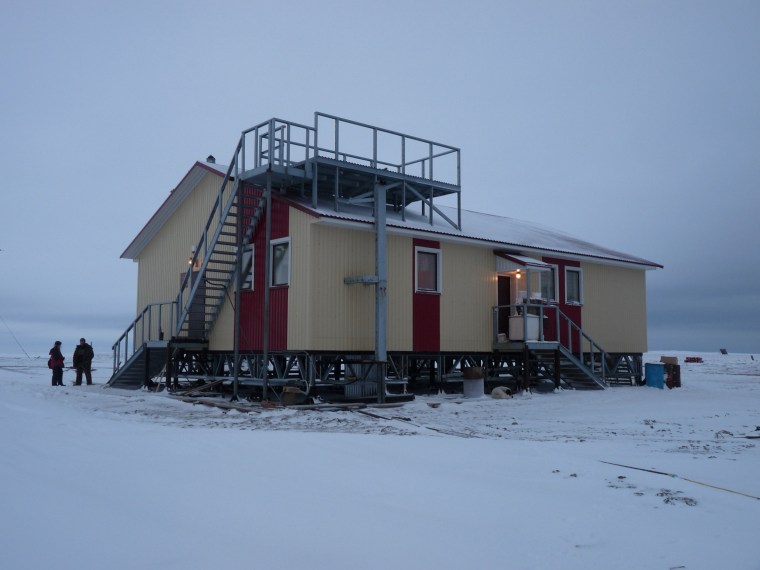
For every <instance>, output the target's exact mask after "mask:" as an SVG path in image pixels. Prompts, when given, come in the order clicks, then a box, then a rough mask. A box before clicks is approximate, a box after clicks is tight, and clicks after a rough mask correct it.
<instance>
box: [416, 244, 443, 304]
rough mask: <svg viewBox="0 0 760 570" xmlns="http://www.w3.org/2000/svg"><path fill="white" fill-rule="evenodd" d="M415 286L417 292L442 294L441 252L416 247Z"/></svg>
mask: <svg viewBox="0 0 760 570" xmlns="http://www.w3.org/2000/svg"><path fill="white" fill-rule="evenodd" d="M414 253H415V267H416V271H415V286H414V290H415V291H416V292H422V293H440V292H441V250H439V249H431V248H428V247H415V248H414Z"/></svg>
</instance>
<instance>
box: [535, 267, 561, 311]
mask: <svg viewBox="0 0 760 570" xmlns="http://www.w3.org/2000/svg"><path fill="white" fill-rule="evenodd" d="M549 265H551V271H541V272H539V280H538V291H539V293H541V297H542V298H543V295H544V291H543V281H544V275H546V274H547V273H549V274H550V275H552V276H553V277H554V297H553V298H551V299H544V301H547V302H549V303H559V265H557V264H555V263H550V264H549Z"/></svg>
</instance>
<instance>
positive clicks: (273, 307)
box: [240, 199, 292, 350]
mask: <svg viewBox="0 0 760 570" xmlns="http://www.w3.org/2000/svg"><path fill="white" fill-rule="evenodd" d="M289 216H290V211H289V207H288V205H287V204H286V203H284V202H282V201H280V200H277V199H275V200H273V201H272V235H271V237H272V239H278V238H283V237H287V236H288V232H289V224H288V220H289ZM251 241H252V242H253V244H254V260H253V263H254V273H253V279H254V290H253V291H243V293H242V295H241V307H240V311H241V312H240V349H241V350H262V349H263V346H264V319H263V314H264V288H265V286H266V267H265V263H266V258H265V255H266V220H265V219H264V218H262V219H261V222H260V223H259V225H258V226H257V228H256V233H255V234H254V236H253V239H252V240H251ZM291 247H292V246H291ZM291 270H292V268H291ZM269 301H270V306H269V349H270V350H286V349H287V344H288V287H274V288H272V289H271V290H270V294H269Z"/></svg>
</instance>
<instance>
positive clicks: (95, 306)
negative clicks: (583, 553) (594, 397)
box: [0, 0, 760, 356]
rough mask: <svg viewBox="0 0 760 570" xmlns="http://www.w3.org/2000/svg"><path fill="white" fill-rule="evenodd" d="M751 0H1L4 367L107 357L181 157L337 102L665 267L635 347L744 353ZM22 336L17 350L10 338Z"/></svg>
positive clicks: (501, 194) (482, 201) (479, 178)
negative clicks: (132, 255)
mask: <svg viewBox="0 0 760 570" xmlns="http://www.w3.org/2000/svg"><path fill="white" fill-rule="evenodd" d="M758 54H760V2H757V1H746V2H745V1H724V2H718V1H710V2H704V1H694V0H688V1H686V0H683V1H663V0H652V1H640V2H632V1H621V2H612V1H609V0H604V1H583V2H571V1H566V0H561V1H560V0H558V1H524V2H514V1H510V0H498V1H493V2H487V1H478V0H471V1H469V2H461V1H437V2H436V1H430V2H421V1H420V2H418V1H415V0H404V1H400V2H397V1H383V2H377V1H373V2H363V1H343V2H335V1H326V0H321V1H319V2H312V1H298V2H289V1H287V0H282V1H280V2H258V1H251V0H247V1H240V2H234V1H226V0H214V1H204V2H197V1H175V2H169V1H162V0H151V1H142V0H130V1H128V2H127V1H124V2H108V1H104V0H99V1H90V2H83V1H80V0H69V1H67V2H58V1H52V0H51V1H35V0H3V1H2V2H0V117H2V123H1V125H2V137H1V138H0V166H2V175H3V178H2V180H3V188H2V198H1V202H0V204H2V214H0V216H1V218H0V219H2V223H1V224H0V249H1V250H2V251H0V317H1V318H2V321H3V322H2V323H0V353H21V348H20V346H19V344H20V345H21V346H23V348H24V350H26V351H27V352H28V353H30V354H31V355H32V356H36V355H37V354H43V353H44V354H46V353H47V349H48V348H49V347H50V346H51V345H52V342H53V340H55V339H60V340H62V341H64V348H65V349H71V350H73V347H74V345H75V344H76V342H77V340H78V339H79V337H80V336H85V337H87V338H88V339H92V340H93V342H94V343H95V348H96V350H98V351H108V350H110V347H111V345H112V344H113V342H114V341H115V340H116V338H117V337H118V335H119V334H120V333H121V332H122V331H123V330H124V328H125V327H126V326H127V324H128V323H129V322H130V321H131V319H132V318H133V317H134V314H135V309H136V306H135V302H136V281H137V272H136V265H135V264H134V263H133V262H131V261H128V260H123V259H120V258H119V256H120V254H121V253H122V252H123V251H124V249H125V248H126V246H127V245H128V244H129V243H130V241H131V240H132V238H133V237H134V236H135V235H136V233H137V232H138V231H139V230H140V229H141V228H142V227H143V225H144V224H145V222H146V221H147V220H148V218H149V217H150V216H151V215H152V214H153V212H154V211H155V210H156V209H157V208H158V206H159V205H160V204H161V203H162V202H163V200H164V199H165V198H166V196H167V194H168V192H169V191H170V190H171V189H172V188H173V187H174V186H175V185H176V184H177V183H178V182H179V180H180V179H181V177H182V176H183V175H184V174H185V173H186V172H187V170H188V169H189V168H190V166H191V165H192V164H193V162H194V161H196V160H203V159H205V157H206V156H207V155H208V154H214V155H215V156H216V157H217V159H218V161H219V162H220V163H228V161H229V159H230V157H231V156H232V154H233V151H234V148H235V145H236V144H237V140H238V138H239V136H240V132H241V131H242V130H244V129H246V128H248V127H250V126H252V125H254V124H257V123H259V122H261V121H264V120H267V119H269V118H271V117H279V118H283V119H288V120H292V121H296V122H301V123H306V124H312V123H313V113H314V111H322V112H325V113H332V114H335V115H338V116H341V117H346V118H350V119H354V120H358V121H362V122H365V123H370V124H374V125H377V126H381V127H385V128H389V129H393V130H398V131H402V132H406V133H408V134H412V135H416V136H420V137H424V138H429V139H433V140H435V141H438V142H441V143H446V144H450V145H453V146H457V147H459V148H461V150H462V184H463V189H462V203H463V207H465V208H466V209H471V210H479V211H489V212H493V213H497V214H501V215H505V216H510V217H515V218H522V219H527V220H531V221H535V222H540V223H542V224H545V225H548V226H551V227H554V228H557V229H560V230H563V231H566V232H569V233H571V234H574V235H576V236H578V237H581V238H585V239H587V240H590V241H592V242H596V243H599V244H602V245H606V246H609V247H612V248H615V249H619V250H622V251H624V252H627V253H631V254H634V255H637V256H639V257H644V258H646V259H650V260H653V261H656V262H658V263H660V264H662V265H664V266H665V269H664V270H658V271H653V272H649V273H648V305H649V309H648V313H649V346H650V348H651V349H672V350H675V349H683V350H689V349H691V350H695V351H696V350H717V349H719V348H727V349H728V350H729V351H734V352H760V332H759V331H760V292H759V286H758V284H759V283H760V227H759V226H760V219H759V218H760V63H759V62H758ZM14 336H15V338H14Z"/></svg>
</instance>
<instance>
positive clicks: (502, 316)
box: [497, 275, 512, 334]
mask: <svg viewBox="0 0 760 570" xmlns="http://www.w3.org/2000/svg"><path fill="white" fill-rule="evenodd" d="M511 287H512V279H511V278H510V277H509V275H499V276H498V287H497V289H498V298H497V303H498V304H499V307H502V308H500V309H499V317H498V321H499V332H500V333H504V334H508V333H509V308H507V307H506V305H509V304H510V296H509V292H510V290H511Z"/></svg>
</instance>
